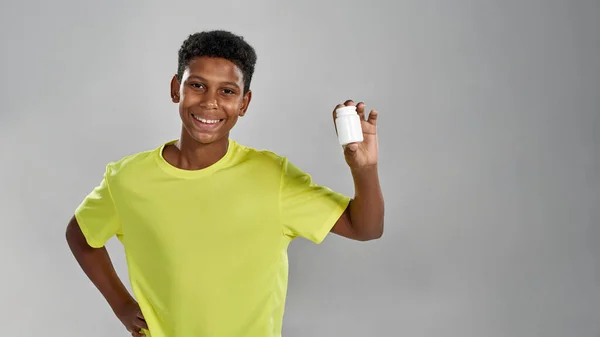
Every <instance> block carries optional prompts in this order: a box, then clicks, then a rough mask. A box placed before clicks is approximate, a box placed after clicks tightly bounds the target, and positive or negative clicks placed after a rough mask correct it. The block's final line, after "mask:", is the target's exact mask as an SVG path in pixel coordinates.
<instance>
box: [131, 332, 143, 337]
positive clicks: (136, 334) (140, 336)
mask: <svg viewBox="0 0 600 337" xmlns="http://www.w3.org/2000/svg"><path fill="white" fill-rule="evenodd" d="M131 335H132V336H133V337H145V335H144V334H143V333H141V332H140V331H134V332H132V333H131Z"/></svg>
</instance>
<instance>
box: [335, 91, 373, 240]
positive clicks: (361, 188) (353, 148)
mask: <svg viewBox="0 0 600 337" xmlns="http://www.w3.org/2000/svg"><path fill="white" fill-rule="evenodd" d="M344 105H346V106H349V105H354V102H352V101H351V100H348V101H346V102H345V103H344V104H340V105H338V106H336V109H337V108H339V107H342V106H344ZM356 108H357V109H356V110H357V112H358V115H359V116H360V118H361V125H362V130H363V137H364V140H363V142H361V143H351V144H348V145H347V146H346V147H345V148H344V157H345V159H346V163H347V164H348V166H349V167H350V171H351V172H352V178H353V180H354V198H353V199H352V201H350V204H349V205H348V207H347V208H346V211H345V212H344V213H343V214H342V216H341V217H340V218H339V219H338V221H337V222H336V224H335V225H334V226H333V228H332V229H331V232H332V233H335V234H337V235H340V236H343V237H346V238H349V239H353V240H358V241H368V240H374V239H378V238H380V237H381V236H382V235H383V222H384V209H385V207H384V199H383V194H382V192H381V185H380V183H379V173H378V166H377V162H378V153H377V152H378V149H377V127H376V122H377V116H378V113H377V111H375V110H372V111H371V112H370V113H369V117H368V119H367V120H365V105H364V103H362V102H361V103H359V104H358V105H357V106H356ZM333 116H334V122H335V109H334V115H333Z"/></svg>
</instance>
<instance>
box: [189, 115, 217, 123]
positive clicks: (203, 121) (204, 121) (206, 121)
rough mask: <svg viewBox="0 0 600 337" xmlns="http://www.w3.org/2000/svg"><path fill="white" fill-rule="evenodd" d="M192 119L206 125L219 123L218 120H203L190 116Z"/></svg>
mask: <svg viewBox="0 0 600 337" xmlns="http://www.w3.org/2000/svg"><path fill="white" fill-rule="evenodd" d="M192 117H194V118H195V119H196V120H199V121H201V122H202V123H206V124H215V123H219V122H220V120H219V119H204V118H200V117H196V116H195V115H192Z"/></svg>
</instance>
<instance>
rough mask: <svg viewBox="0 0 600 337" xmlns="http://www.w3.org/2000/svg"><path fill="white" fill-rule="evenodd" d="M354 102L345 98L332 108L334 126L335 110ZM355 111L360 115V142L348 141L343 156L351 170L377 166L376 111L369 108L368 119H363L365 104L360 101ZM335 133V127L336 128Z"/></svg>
mask: <svg viewBox="0 0 600 337" xmlns="http://www.w3.org/2000/svg"><path fill="white" fill-rule="evenodd" d="M352 105H354V102H353V101H352V100H347V101H346V102H345V103H344V104H338V105H337V106H336V107H335V109H333V122H334V123H333V125H334V126H335V117H336V116H335V110H337V109H338V108H341V107H343V106H352ZM356 112H357V113H358V115H359V116H360V124H361V126H362V132H363V138H364V140H363V141H362V142H361V143H350V144H348V145H346V146H345V147H344V157H345V158H346V163H347V164H348V166H350V169H351V170H357V169H358V170H360V169H364V168H369V167H376V166H377V151H378V150H377V115H378V113H377V111H375V110H371V112H370V113H369V116H368V119H367V120H365V104H364V103H363V102H360V103H358V104H357V105H356ZM335 131H336V134H337V128H336V130H335Z"/></svg>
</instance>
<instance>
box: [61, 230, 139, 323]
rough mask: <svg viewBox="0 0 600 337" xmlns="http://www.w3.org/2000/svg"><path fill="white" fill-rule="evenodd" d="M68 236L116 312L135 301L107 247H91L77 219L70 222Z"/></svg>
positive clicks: (97, 286)
mask: <svg viewBox="0 0 600 337" xmlns="http://www.w3.org/2000/svg"><path fill="white" fill-rule="evenodd" d="M66 237H67V242H68V244H69V248H70V249H71V252H72V253H73V255H74V257H75V259H76V260H77V262H78V263H79V266H80V267H81V269H82V270H83V271H84V273H85V274H86V275H87V277H88V278H89V279H90V281H91V282H92V283H93V284H94V285H95V286H96V288H97V289H98V290H99V291H100V293H101V294H102V296H104V298H105V299H106V301H107V302H108V304H109V305H110V307H111V308H112V309H113V311H114V312H115V313H118V311H119V310H122V309H123V308H126V307H127V306H128V305H130V304H131V303H134V302H135V299H134V298H133V297H132V296H131V294H129V291H128V290H127V288H125V285H124V284H123V282H121V279H120V278H119V276H118V275H117V272H116V271H115V269H114V266H113V264H112V261H111V259H110V256H109V255H108V252H107V250H106V248H104V247H102V248H93V247H90V246H89V245H88V244H87V242H86V240H85V237H84V236H83V234H82V233H81V229H80V228H79V225H78V224H77V222H76V221H75V220H72V221H71V223H69V226H68V228H67V233H66Z"/></svg>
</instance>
